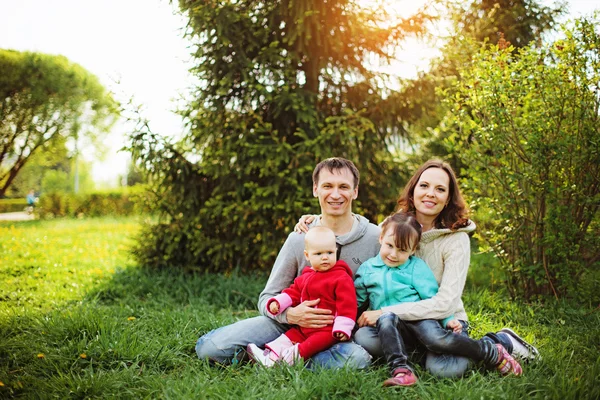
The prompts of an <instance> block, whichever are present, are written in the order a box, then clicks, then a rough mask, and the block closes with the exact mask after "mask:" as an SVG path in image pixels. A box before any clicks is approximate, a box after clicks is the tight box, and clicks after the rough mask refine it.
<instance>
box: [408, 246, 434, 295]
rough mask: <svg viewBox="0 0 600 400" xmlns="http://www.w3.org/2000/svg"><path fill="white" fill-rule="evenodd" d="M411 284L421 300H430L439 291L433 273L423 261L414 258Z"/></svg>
mask: <svg viewBox="0 0 600 400" xmlns="http://www.w3.org/2000/svg"><path fill="white" fill-rule="evenodd" d="M412 282H413V287H414V288H415V290H416V291H417V293H418V294H419V297H420V298H421V300H425V299H429V298H432V297H433V296H435V294H436V293H437V292H438V289H439V286H438V283H437V281H436V280H435V276H434V275H433V272H432V271H431V269H430V268H429V267H428V266H427V264H425V261H423V260H421V259H420V258H418V257H414V266H413V273H412Z"/></svg>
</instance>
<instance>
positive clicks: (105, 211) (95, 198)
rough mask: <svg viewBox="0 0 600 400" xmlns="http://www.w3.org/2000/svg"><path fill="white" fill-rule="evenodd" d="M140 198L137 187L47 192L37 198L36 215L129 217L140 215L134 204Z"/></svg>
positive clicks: (137, 207)
mask: <svg viewBox="0 0 600 400" xmlns="http://www.w3.org/2000/svg"><path fill="white" fill-rule="evenodd" d="M144 195H145V188H144V187H143V186H141V185H140V186H134V187H126V188H119V189H114V190H111V191H102V192H92V193H84V194H77V195H75V194H71V193H59V192H57V193H48V194H44V195H43V196H40V201H39V204H38V208H37V212H39V214H40V217H41V218H54V217H82V216H86V217H99V216H103V215H114V216H116V215H132V214H138V213H140V210H141V207H140V206H139V205H138V204H137V203H138V202H139V200H140V198H141V197H143V196H144Z"/></svg>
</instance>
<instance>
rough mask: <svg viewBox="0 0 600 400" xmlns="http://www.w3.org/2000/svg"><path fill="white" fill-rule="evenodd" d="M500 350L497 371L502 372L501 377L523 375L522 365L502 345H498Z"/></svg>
mask: <svg viewBox="0 0 600 400" xmlns="http://www.w3.org/2000/svg"><path fill="white" fill-rule="evenodd" d="M496 347H497V348H498V363H497V364H496V369H497V370H498V371H499V372H500V374H501V375H510V374H513V375H515V376H519V375H521V374H523V368H521V364H519V363H518V361H517V360H515V359H514V358H513V357H512V356H511V355H510V354H508V351H506V349H505V348H504V346H502V345H501V344H500V343H497V344H496Z"/></svg>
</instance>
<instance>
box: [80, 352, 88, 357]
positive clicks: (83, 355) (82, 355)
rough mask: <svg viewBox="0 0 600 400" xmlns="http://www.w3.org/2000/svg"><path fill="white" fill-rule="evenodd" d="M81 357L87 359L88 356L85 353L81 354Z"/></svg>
mask: <svg viewBox="0 0 600 400" xmlns="http://www.w3.org/2000/svg"><path fill="white" fill-rule="evenodd" d="M79 357H81V358H87V355H86V354H85V353H81V354H80V355H79Z"/></svg>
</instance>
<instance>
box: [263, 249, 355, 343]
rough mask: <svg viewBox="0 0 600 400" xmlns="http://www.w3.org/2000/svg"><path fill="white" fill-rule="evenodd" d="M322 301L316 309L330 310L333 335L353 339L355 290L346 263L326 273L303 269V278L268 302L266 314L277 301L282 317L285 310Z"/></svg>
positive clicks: (308, 331)
mask: <svg viewBox="0 0 600 400" xmlns="http://www.w3.org/2000/svg"><path fill="white" fill-rule="evenodd" d="M316 299H321V301H320V302H319V304H317V305H316V306H315V307H316V308H326V309H329V310H331V312H332V313H333V316H334V317H335V319H334V321H333V327H331V326H329V327H328V328H327V329H332V334H333V333H336V332H343V333H345V334H346V335H347V336H348V337H350V336H352V329H353V328H354V323H355V320H356V308H357V305H356V290H355V289H354V280H353V279H352V271H351V270H350V267H348V264H346V262H344V261H342V260H340V261H338V262H337V263H335V265H334V266H333V267H332V268H331V269H330V270H328V271H325V272H319V271H315V270H314V269H312V268H311V267H306V268H304V270H303V271H302V275H300V276H299V277H297V278H296V279H294V283H292V285H291V286H290V287H289V288H287V289H284V290H283V292H282V293H281V294H279V295H277V296H275V297H273V298H271V299H269V301H268V302H267V312H269V313H271V312H270V311H269V305H270V304H271V303H272V302H273V301H276V302H278V303H279V312H278V313H277V314H272V315H278V314H281V313H282V312H283V311H284V310H285V309H286V308H288V307H295V306H297V305H298V304H300V303H302V302H303V301H306V300H316ZM318 330H322V329H310V328H302V331H304V332H306V333H310V332H311V331H318Z"/></svg>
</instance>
